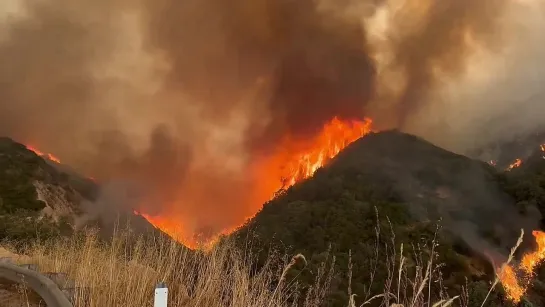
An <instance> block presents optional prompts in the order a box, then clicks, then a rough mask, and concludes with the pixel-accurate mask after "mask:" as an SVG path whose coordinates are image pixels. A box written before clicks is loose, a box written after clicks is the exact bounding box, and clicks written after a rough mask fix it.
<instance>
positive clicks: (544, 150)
mask: <svg viewBox="0 0 545 307" xmlns="http://www.w3.org/2000/svg"><path fill="white" fill-rule="evenodd" d="M539 147H540V148H541V152H543V159H545V144H543V145H539Z"/></svg>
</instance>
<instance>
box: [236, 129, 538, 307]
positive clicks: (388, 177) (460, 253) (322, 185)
mask: <svg viewBox="0 0 545 307" xmlns="http://www.w3.org/2000/svg"><path fill="white" fill-rule="evenodd" d="M498 178H499V174H498V173H497V172H496V170H495V169H493V168H492V167H490V166H489V165H487V164H486V163H483V162H481V161H476V160H472V159H469V158H467V157H464V156H461V155H457V154H454V153H451V152H448V151H445V150H443V149H441V148H438V147H436V146H434V145H432V144H430V143H428V142H426V141H424V140H422V139H419V138H417V137H414V136H411V135H407V134H403V133H400V132H396V131H388V132H382V133H377V134H373V135H369V136H367V137H364V138H363V139H361V140H359V141H357V142H355V143H353V144H352V145H350V146H349V147H348V148H347V149H345V150H344V151H343V152H341V153H340V154H339V155H338V156H337V157H336V158H335V159H334V160H333V161H332V162H331V163H330V165H328V166H327V167H325V168H324V169H321V170H319V171H318V172H317V173H316V174H315V176H314V177H313V178H311V179H309V180H307V181H305V182H303V183H301V184H298V185H296V186H294V187H292V188H290V189H288V190H287V191H284V193H283V194H282V195H281V196H280V197H278V198H276V199H274V200H272V201H270V202H269V203H267V204H266V205H265V206H264V208H263V209H262V210H261V211H260V212H259V213H258V214H257V216H256V217H255V218H254V219H252V220H251V221H250V222H249V223H248V224H247V225H246V226H245V227H243V228H242V229H240V230H239V231H238V233H237V235H238V236H239V238H241V240H242V241H244V240H245V239H246V238H247V237H249V238H252V240H253V242H254V243H253V247H254V248H255V250H256V252H257V251H260V252H262V253H264V254H265V253H266V252H268V251H269V249H270V247H273V248H279V249H283V250H288V251H290V252H293V253H298V252H300V253H303V254H304V255H307V256H308V257H307V258H308V259H307V260H308V261H309V265H308V266H307V267H305V268H304V269H303V268H302V267H301V268H300V269H301V271H300V272H296V273H300V274H301V276H302V279H303V280H305V282H304V283H305V284H311V283H312V281H313V280H314V278H315V276H316V272H317V271H318V264H319V263H320V262H321V261H322V260H323V259H324V257H325V255H326V254H325V252H326V251H327V250H328V247H329V246H330V245H331V248H332V254H333V255H334V256H335V257H336V264H335V269H336V271H337V272H338V275H337V277H336V278H335V279H334V280H332V294H331V296H330V303H331V306H344V305H343V304H345V302H347V301H348V295H349V292H348V291H347V289H348V287H349V280H350V278H349V277H350V276H351V279H352V280H351V288H352V291H353V293H355V294H357V296H356V303H357V304H361V303H362V302H363V301H364V299H365V298H366V297H368V296H369V294H378V293H382V291H383V289H384V285H386V284H387V281H388V279H389V278H390V279H392V277H393V276H394V275H395V278H393V279H394V280H393V284H394V285H395V284H396V283H397V279H398V276H397V272H395V274H394V275H392V272H391V269H392V268H391V267H388V261H391V259H388V258H386V257H387V256H388V255H390V256H391V255H392V254H393V253H394V250H393V249H394V248H395V251H396V252H397V257H399V256H400V255H399V253H400V244H401V243H402V242H404V243H405V245H404V247H403V255H404V256H405V257H407V260H406V262H405V263H406V264H407V267H408V270H409V271H411V270H412V271H415V270H417V268H418V266H419V265H420V266H422V265H425V264H426V261H427V259H429V255H430V254H431V252H432V246H431V245H430V244H429V242H431V241H433V239H434V237H435V233H436V231H435V230H436V227H437V224H438V223H439V224H440V225H441V226H442V228H441V230H440V231H439V232H438V233H437V237H436V241H437V242H438V243H439V246H437V247H434V250H433V251H434V252H436V253H437V257H438V258H437V259H435V260H434V261H435V262H436V263H442V264H443V265H442V268H441V271H442V280H443V281H442V285H443V286H444V287H446V288H447V289H448V291H449V292H451V293H452V294H455V293H460V291H461V287H462V286H464V285H466V279H467V285H468V287H469V291H470V292H471V293H472V295H471V297H472V299H473V300H474V301H475V304H477V302H478V306H480V303H481V301H482V298H483V297H484V296H485V295H486V292H487V290H488V283H487V281H489V280H490V279H492V278H493V277H494V275H493V268H492V266H491V264H490V261H489V259H490V257H492V258H494V259H495V260H505V259H503V257H505V256H506V255H508V253H509V248H510V247H511V246H512V245H513V244H515V242H516V240H517V237H518V235H519V233H520V228H521V227H526V228H527V230H528V231H527V232H529V230H531V227H533V225H532V224H535V222H536V219H535V218H534V216H530V215H524V214H521V213H519V212H518V211H517V209H516V206H515V205H514V204H515V202H514V200H513V198H512V197H511V196H510V195H509V194H508V193H506V192H505V191H503V190H502V185H501V184H500V183H499V182H500V181H501V180H499V179H498ZM376 211H378V225H379V228H380V233H379V244H378V246H377V245H375V244H376V237H377V235H376V232H377V229H376V225H377V213H376ZM410 243H412V244H410ZM425 243H428V244H427V245H422V244H425ZM377 258H378V259H377ZM376 260H378V261H376ZM398 260H399V259H398ZM419 260H420V261H424V263H419V262H418V261H419ZM350 263H351V264H350ZM350 266H351V269H349V267H350ZM388 269H390V271H389V270H388ZM389 272H390V275H389ZM371 278H374V280H373V282H372V285H371V289H370V291H369V285H370V284H371ZM434 278H436V277H434ZM406 286H407V287H408V288H410V285H406ZM394 287H395V286H394ZM407 287H405V288H407ZM440 288H442V287H440V284H439V283H434V289H433V291H432V296H434V297H435V298H437V297H439V296H440V295H441V293H440V290H441V289H440ZM502 301H503V300H502V299H501V298H498V299H496V300H494V299H492V300H490V304H492V305H491V306H495V305H497V304H500V303H501V302H502Z"/></svg>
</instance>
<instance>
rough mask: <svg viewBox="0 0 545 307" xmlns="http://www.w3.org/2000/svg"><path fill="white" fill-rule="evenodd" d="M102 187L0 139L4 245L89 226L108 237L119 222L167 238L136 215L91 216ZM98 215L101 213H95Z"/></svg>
mask: <svg viewBox="0 0 545 307" xmlns="http://www.w3.org/2000/svg"><path fill="white" fill-rule="evenodd" d="M100 190H101V188H100V187H99V186H98V185H97V184H96V183H95V182H94V181H93V180H91V179H89V178H85V177H83V176H81V175H79V174H78V173H77V172H75V171H74V170H73V169H71V168H70V167H69V166H66V165H62V164H57V163H54V162H52V161H46V160H44V159H43V158H42V157H40V156H38V155H37V154H36V153H34V152H33V151H30V150H28V149H27V148H26V146H25V145H22V144H19V143H17V142H15V141H13V140H11V139H9V138H6V137H0V241H1V240H11V241H15V242H18V243H21V244H22V243H26V242H29V241H32V240H34V239H37V238H39V239H45V238H48V237H51V236H57V235H61V234H63V233H64V234H69V233H71V232H72V231H74V230H75V229H76V228H81V227H83V226H85V225H89V226H97V227H99V228H100V230H101V233H102V234H103V235H104V236H105V237H107V236H109V235H110V234H111V233H112V232H113V229H114V226H115V223H118V225H119V226H120V227H123V226H124V225H126V224H127V223H129V224H130V225H131V226H132V228H134V229H135V230H136V231H137V233H152V234H153V233H155V234H161V235H165V234H163V233H162V232H160V231H159V230H157V229H156V228H155V227H153V226H152V225H151V224H150V223H149V222H147V221H146V220H145V219H144V218H143V217H141V216H137V215H134V214H133V213H132V211H130V210H123V209H121V208H119V209H116V208H111V210H110V211H109V212H107V214H108V215H109V216H108V218H109V219H106V217H105V216H101V214H100V212H98V213H96V214H95V213H93V214H89V211H92V212H93V210H91V209H93V208H92V206H94V205H95V201H96V200H97V198H98V197H99V196H100V193H101V192H100ZM95 211H96V210H95Z"/></svg>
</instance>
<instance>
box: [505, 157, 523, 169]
mask: <svg viewBox="0 0 545 307" xmlns="http://www.w3.org/2000/svg"><path fill="white" fill-rule="evenodd" d="M521 165H522V160H521V159H516V160H515V162H513V163H511V164H510V165H509V166H508V167H507V170H508V171H510V170H512V169H514V168H517V167H520V166H521Z"/></svg>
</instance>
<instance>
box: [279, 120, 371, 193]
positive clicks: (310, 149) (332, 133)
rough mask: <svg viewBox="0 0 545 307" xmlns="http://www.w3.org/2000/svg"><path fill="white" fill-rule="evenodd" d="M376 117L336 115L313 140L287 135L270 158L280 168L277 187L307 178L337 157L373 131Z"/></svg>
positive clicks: (290, 184)
mask: <svg viewBox="0 0 545 307" xmlns="http://www.w3.org/2000/svg"><path fill="white" fill-rule="evenodd" d="M371 125H372V121H371V120H370V119H365V120H364V121H341V120H340V119H338V118H336V117H335V118H333V120H331V121H330V122H329V123H327V124H326V125H325V126H324V128H323V129H322V131H321V132H320V133H319V134H318V135H317V136H316V137H315V138H314V139H312V140H311V141H310V142H308V141H307V142H305V141H301V140H295V139H292V138H289V137H287V138H285V139H284V141H283V143H282V144H281V145H280V146H279V148H282V150H281V151H280V152H279V153H278V154H277V155H276V156H274V157H272V159H271V161H270V162H269V163H270V164H271V166H269V167H268V169H270V168H271V167H273V168H276V169H277V170H279V171H280V173H278V174H277V175H276V178H272V179H274V180H276V181H277V187H276V189H275V190H272V191H271V192H275V191H277V190H278V189H280V188H289V187H291V186H293V185H294V184H296V183H298V182H300V181H302V180H304V179H307V178H309V177H311V176H312V175H314V173H315V172H316V171H317V170H318V169H319V168H320V167H322V166H324V165H325V164H326V163H327V162H329V161H330V160H331V159H333V158H334V157H335V156H336V155H337V154H339V152H340V151H341V150H343V149H344V148H346V146H348V145H349V144H351V143H352V142H354V141H356V140H357V139H359V138H361V137H362V136H364V135H366V134H368V133H370V132H371V131H372V130H371Z"/></svg>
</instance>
